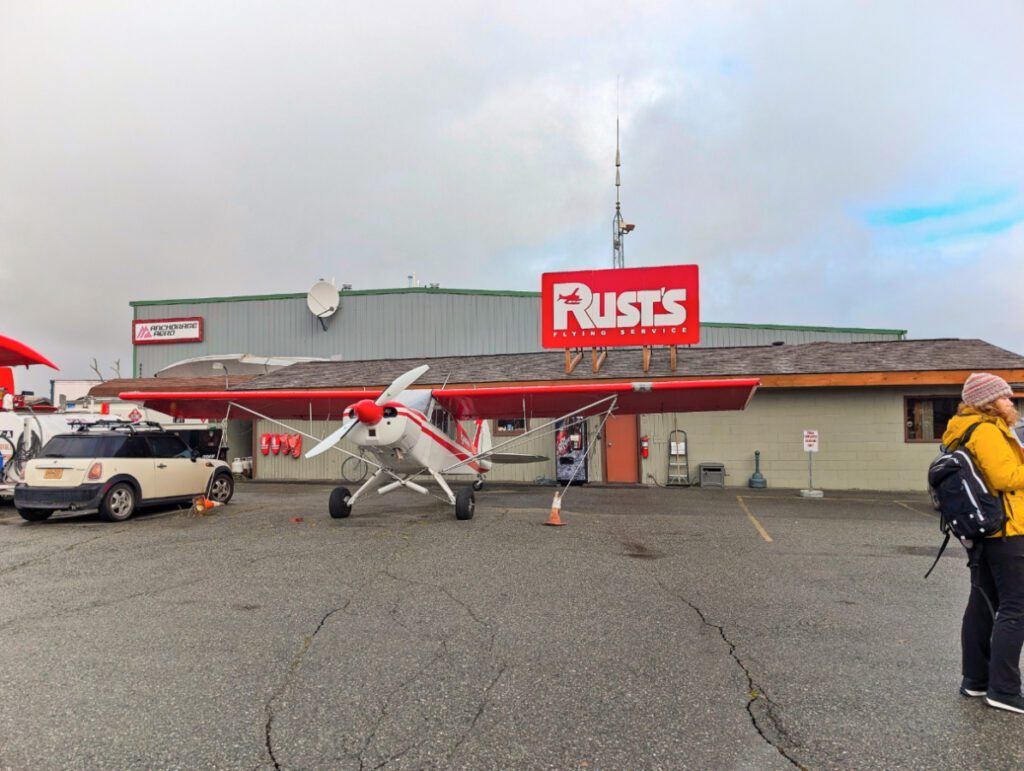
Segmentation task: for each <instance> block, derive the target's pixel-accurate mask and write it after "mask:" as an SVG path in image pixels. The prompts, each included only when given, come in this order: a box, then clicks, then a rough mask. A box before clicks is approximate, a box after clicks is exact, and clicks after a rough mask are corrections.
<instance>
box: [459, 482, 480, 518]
mask: <svg viewBox="0 0 1024 771" xmlns="http://www.w3.org/2000/svg"><path fill="white" fill-rule="evenodd" d="M475 511H476V496H475V495H473V488H472V487H463V488H462V489H461V490H459V492H458V494H457V495H456V496H455V518H456V519H472V518H473V513H474V512H475Z"/></svg>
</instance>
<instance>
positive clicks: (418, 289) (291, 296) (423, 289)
mask: <svg viewBox="0 0 1024 771" xmlns="http://www.w3.org/2000/svg"><path fill="white" fill-rule="evenodd" d="M377 294H467V295H498V296H508V297H540V292H517V291H513V290H504V289H440V288H438V289H434V288H432V287H428V286H411V287H406V288H402V289H343V290H341V296H342V298H345V297H348V296H354V295H377ZM305 297H306V293H305V292H289V293H288V294H251V295H238V296H236V297H186V298H183V299H175V300H132V301H131V302H129V303H128V305H130V306H131V307H133V308H137V307H140V306H143V305H192V304H203V303H240V302H251V301H253V300H301V299H304V298H305Z"/></svg>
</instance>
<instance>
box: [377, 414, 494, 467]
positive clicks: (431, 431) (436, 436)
mask: <svg viewBox="0 0 1024 771" xmlns="http://www.w3.org/2000/svg"><path fill="white" fill-rule="evenodd" d="M397 412H398V414H399V415H405V416H406V417H407V418H411V419H412V421H413V423H415V424H416V425H418V426H419V427H420V429H421V430H422V431H423V432H424V433H425V434H426V435H427V436H429V437H430V438H431V439H433V440H434V441H435V442H437V443H438V444H439V445H441V446H442V447H443V448H444V449H445V450H447V451H448V452H450V453H451V454H452V455H454V456H455V457H456V458H458V459H459V460H466V458H471V457H473V455H475V453H474V452H472V451H471V449H470V448H467V447H464V446H463V445H461V444H459V443H458V442H456V443H455V444H452V443H451V442H450V441H449V438H448V436H447V434H442V433H439V431H440V429H438V428H437V426H435V425H434V424H433V423H431V422H430V421H429V420H427V417H426V415H424V414H423V413H422V412H418V411H416V410H412V409H409V408H408V407H401V408H398V409H397ZM453 420H454V418H453ZM467 450H469V451H468V452H467ZM464 465H466V466H468V467H469V468H471V469H473V471H476V472H477V473H479V474H484V473H486V472H487V469H485V468H481V467H480V464H479V463H477V462H476V461H470V462H469V463H466V464H464Z"/></svg>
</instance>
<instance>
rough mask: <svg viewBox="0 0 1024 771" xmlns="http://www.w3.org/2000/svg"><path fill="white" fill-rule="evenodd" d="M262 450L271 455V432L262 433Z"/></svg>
mask: <svg viewBox="0 0 1024 771" xmlns="http://www.w3.org/2000/svg"><path fill="white" fill-rule="evenodd" d="M260 452H262V453H263V454H264V455H270V434H260Z"/></svg>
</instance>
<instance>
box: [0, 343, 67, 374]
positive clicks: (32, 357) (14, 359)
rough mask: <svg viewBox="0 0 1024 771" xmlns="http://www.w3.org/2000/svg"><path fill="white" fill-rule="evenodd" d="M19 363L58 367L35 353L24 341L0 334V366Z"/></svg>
mask: <svg viewBox="0 0 1024 771" xmlns="http://www.w3.org/2000/svg"><path fill="white" fill-rule="evenodd" d="M19 364H24V365H25V366H26V367H27V366H29V365H31V364H45V365H46V366H47V367H53V369H60V367H58V366H57V365H56V364H54V363H53V362H52V361H50V360H49V359H47V358H46V357H45V356H42V355H40V354H38V353H36V352H35V351H33V350H32V349H31V348H29V347H28V346H27V345H25V344H24V343H19V342H18V341H17V340H12V339H11V338H9V337H4V336H3V335H0V367H17V366H18V365H19Z"/></svg>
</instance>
